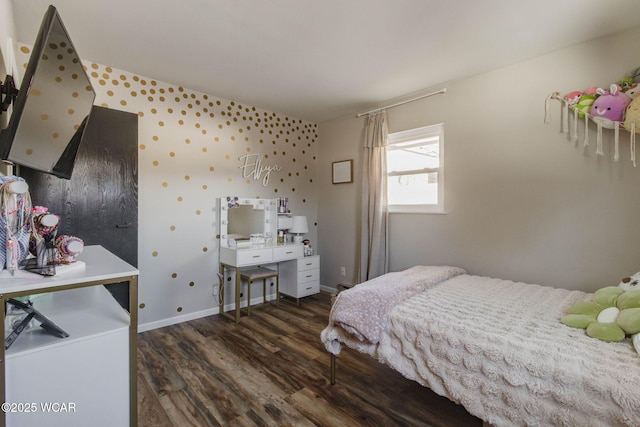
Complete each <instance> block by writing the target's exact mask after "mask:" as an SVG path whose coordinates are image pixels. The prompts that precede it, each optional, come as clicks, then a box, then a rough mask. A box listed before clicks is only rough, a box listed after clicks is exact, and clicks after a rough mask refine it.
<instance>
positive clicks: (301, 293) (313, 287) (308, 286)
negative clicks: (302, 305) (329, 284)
mask: <svg viewBox="0 0 640 427" xmlns="http://www.w3.org/2000/svg"><path fill="white" fill-rule="evenodd" d="M318 292H320V281H319V280H316V281H313V282H304V283H298V298H303V297H306V296H309V295H314V294H317V293H318Z"/></svg>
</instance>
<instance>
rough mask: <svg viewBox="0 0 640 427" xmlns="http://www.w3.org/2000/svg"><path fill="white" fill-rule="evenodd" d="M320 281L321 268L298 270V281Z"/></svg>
mask: <svg viewBox="0 0 640 427" xmlns="http://www.w3.org/2000/svg"><path fill="white" fill-rule="evenodd" d="M314 280H315V281H316V282H318V281H319V280H320V270H319V269H317V268H316V269H314V270H304V271H298V283H299V284H300V283H304V282H313V281H314Z"/></svg>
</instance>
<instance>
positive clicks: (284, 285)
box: [278, 255, 320, 302]
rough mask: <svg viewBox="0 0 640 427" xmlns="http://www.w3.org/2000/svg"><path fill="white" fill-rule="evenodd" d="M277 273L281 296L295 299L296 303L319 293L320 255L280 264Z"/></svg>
mask: <svg viewBox="0 0 640 427" xmlns="http://www.w3.org/2000/svg"><path fill="white" fill-rule="evenodd" d="M278 271H279V274H280V293H281V294H285V295H288V296H290V297H293V298H296V300H297V301H298V300H299V299H300V298H303V297H306V296H309V295H315V294H317V293H319V292H320V255H312V256H306V257H302V258H297V259H294V260H291V261H286V262H281V263H280V265H279V268H278ZM298 302H299V301H298Z"/></svg>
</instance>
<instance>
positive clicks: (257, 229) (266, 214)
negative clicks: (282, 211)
mask: <svg viewBox="0 0 640 427" xmlns="http://www.w3.org/2000/svg"><path fill="white" fill-rule="evenodd" d="M275 224H276V210H275V201H274V200H273V199H255V198H254V199H251V198H241V197H226V198H221V199H220V246H222V247H236V246H242V245H257V244H262V245H270V244H272V243H273V235H274V227H275Z"/></svg>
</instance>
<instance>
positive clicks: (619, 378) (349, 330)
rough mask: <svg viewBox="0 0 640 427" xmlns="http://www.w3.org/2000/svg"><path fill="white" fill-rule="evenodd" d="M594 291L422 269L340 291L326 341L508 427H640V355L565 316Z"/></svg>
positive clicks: (336, 349)
mask: <svg viewBox="0 0 640 427" xmlns="http://www.w3.org/2000/svg"><path fill="white" fill-rule="evenodd" d="M590 298H591V294H587V293H585V292H581V291H570V290H567V289H558V288H553V287H548V286H540V285H534V284H525V283H518V282H513V281H509V280H503V279H497V278H489V277H480V276H473V275H469V274H466V272H465V271H464V270H462V269H460V268H456V267H446V266H415V267H412V268H409V269H407V270H404V271H401V272H394V273H388V274H386V275H383V276H380V277H378V278H375V279H372V280H370V281H367V282H364V283H361V284H359V285H357V286H354V287H353V288H351V289H348V290H346V291H343V292H341V293H340V294H338V295H337V297H336V299H335V302H334V304H333V306H332V309H331V314H330V316H329V323H328V325H327V327H326V328H325V329H324V330H323V331H322V333H321V340H322V341H323V343H324V345H325V347H326V348H327V350H328V351H329V352H330V353H331V355H332V363H331V365H332V372H331V376H332V382H334V379H335V361H336V359H335V356H336V355H338V354H339V353H340V352H341V350H342V348H343V347H344V346H347V347H349V348H352V349H355V350H357V351H360V352H362V353H366V354H369V355H371V356H372V357H374V358H375V359H377V360H378V361H379V362H381V363H384V364H386V365H388V366H390V367H391V368H393V369H395V370H396V371H398V372H400V373H401V374H402V375H404V376H405V377H406V378H409V379H411V380H414V381H417V382H418V383H420V384H421V385H423V386H426V387H429V388H430V389H431V390H433V391H434V392H436V393H437V394H439V395H442V396H445V397H447V398H449V399H450V400H452V401H454V402H456V403H458V404H461V405H463V406H464V407H465V408H466V410H467V411H468V412H469V413H471V414H472V415H475V416H477V417H479V418H481V419H482V420H484V421H485V423H488V424H490V425H493V426H496V427H500V426H516V425H531V426H548V425H554V426H618V425H620V426H640V355H639V354H638V353H637V352H636V351H635V350H634V348H633V345H632V344H631V343H630V342H629V340H628V339H626V340H625V341H622V342H618V343H607V342H603V341H599V340H596V339H593V338H589V337H587V336H586V334H585V331H584V330H583V329H576V328H570V327H568V326H565V325H563V324H561V323H560V318H561V317H562V316H563V315H564V314H566V313H567V311H568V310H569V308H570V307H571V306H573V305H574V304H575V303H576V302H579V301H585V300H589V299H590Z"/></svg>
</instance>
